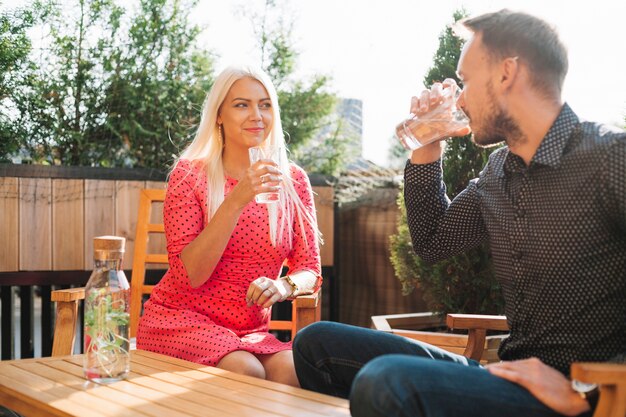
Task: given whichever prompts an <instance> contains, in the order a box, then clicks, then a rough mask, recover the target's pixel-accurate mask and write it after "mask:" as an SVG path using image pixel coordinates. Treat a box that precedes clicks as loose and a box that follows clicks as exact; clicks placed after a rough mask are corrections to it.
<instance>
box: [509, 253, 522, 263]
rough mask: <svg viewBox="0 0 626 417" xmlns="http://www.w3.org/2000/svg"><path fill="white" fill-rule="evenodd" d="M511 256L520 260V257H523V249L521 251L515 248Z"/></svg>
mask: <svg viewBox="0 0 626 417" xmlns="http://www.w3.org/2000/svg"><path fill="white" fill-rule="evenodd" d="M511 256H513V259H516V260H518V261H519V260H520V259H522V251H519V250H514V251H513V252H512V253H511Z"/></svg>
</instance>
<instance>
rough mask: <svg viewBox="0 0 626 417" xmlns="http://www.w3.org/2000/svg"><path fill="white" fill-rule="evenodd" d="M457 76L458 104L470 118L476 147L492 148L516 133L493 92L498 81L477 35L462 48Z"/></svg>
mask: <svg viewBox="0 0 626 417" xmlns="http://www.w3.org/2000/svg"><path fill="white" fill-rule="evenodd" d="M457 74H458V76H459V78H460V79H461V80H462V81H463V93H462V94H461V97H459V102H458V103H459V105H460V106H461V107H462V108H463V111H465V113H466V114H467V116H468V117H469V118H470V127H471V128H472V132H473V136H474V138H473V139H474V142H475V143H476V144H477V145H480V146H490V145H495V144H497V143H500V142H502V141H504V140H506V138H507V137H509V135H510V134H511V133H513V132H516V131H518V130H519V128H518V126H517V123H516V122H515V121H514V120H513V119H512V118H511V117H510V116H509V114H508V113H507V112H506V110H505V109H504V107H503V105H502V102H501V99H500V97H499V96H498V94H497V92H496V89H495V88H494V83H496V82H498V79H499V74H498V66H497V63H496V62H494V61H492V59H491V58H490V57H489V54H488V53H487V51H486V49H485V48H484V46H483V44H482V41H481V36H480V34H478V35H474V36H473V37H472V38H471V39H470V40H469V41H468V42H467V43H466V44H465V46H464V47H463V51H462V52H461V58H460V59H459V64H458V66H457Z"/></svg>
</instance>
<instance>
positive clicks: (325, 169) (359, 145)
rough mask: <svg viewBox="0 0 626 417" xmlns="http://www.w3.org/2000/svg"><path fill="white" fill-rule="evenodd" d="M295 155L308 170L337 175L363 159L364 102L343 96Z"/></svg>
mask: <svg viewBox="0 0 626 417" xmlns="http://www.w3.org/2000/svg"><path fill="white" fill-rule="evenodd" d="M294 157H295V158H296V160H297V161H298V162H299V163H300V165H301V166H302V167H303V168H304V169H305V170H306V171H307V172H317V173H323V174H327V175H333V176H337V175H339V174H340V173H341V172H342V171H344V170H346V169H347V168H348V167H349V166H350V165H353V164H354V163H355V162H357V161H359V160H361V159H362V158H363V102H362V101H361V100H358V99H354V98H340V99H338V100H337V104H336V106H335V109H334V111H333V112H332V113H331V114H330V115H329V116H328V118H327V119H326V124H325V125H324V126H322V127H320V129H319V130H318V132H317V134H316V135H315V136H314V137H313V138H311V140H310V141H309V142H307V144H306V145H305V146H303V147H301V148H299V149H297V150H296V152H295V153H294Z"/></svg>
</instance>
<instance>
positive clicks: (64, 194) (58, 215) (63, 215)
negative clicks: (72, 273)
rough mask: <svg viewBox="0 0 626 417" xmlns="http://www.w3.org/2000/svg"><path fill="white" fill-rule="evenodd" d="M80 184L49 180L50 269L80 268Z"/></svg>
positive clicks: (81, 252)
mask: <svg viewBox="0 0 626 417" xmlns="http://www.w3.org/2000/svg"><path fill="white" fill-rule="evenodd" d="M83 187H84V181H83V180H62V179H55V180H52V196H53V197H52V269H53V270H54V271H65V270H76V269H84V267H85V257H84V255H83V250H84V247H85V243H84V241H83V239H84V238H85V233H84V230H83V227H84V208H83V207H84V205H83V199H84V189H83Z"/></svg>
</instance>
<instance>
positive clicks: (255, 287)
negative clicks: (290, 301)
mask: <svg viewBox="0 0 626 417" xmlns="http://www.w3.org/2000/svg"><path fill="white" fill-rule="evenodd" d="M289 295H291V286H289V284H285V280H282V279H276V280H274V279H269V278H267V277H259V278H257V279H255V280H254V281H252V283H250V287H248V293H247V294H246V304H248V307H250V306H252V305H254V304H256V305H258V306H261V307H263V308H268V307H271V306H272V305H274V304H275V303H278V302H280V301H283V300H286V299H287V298H288V297H289Z"/></svg>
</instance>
